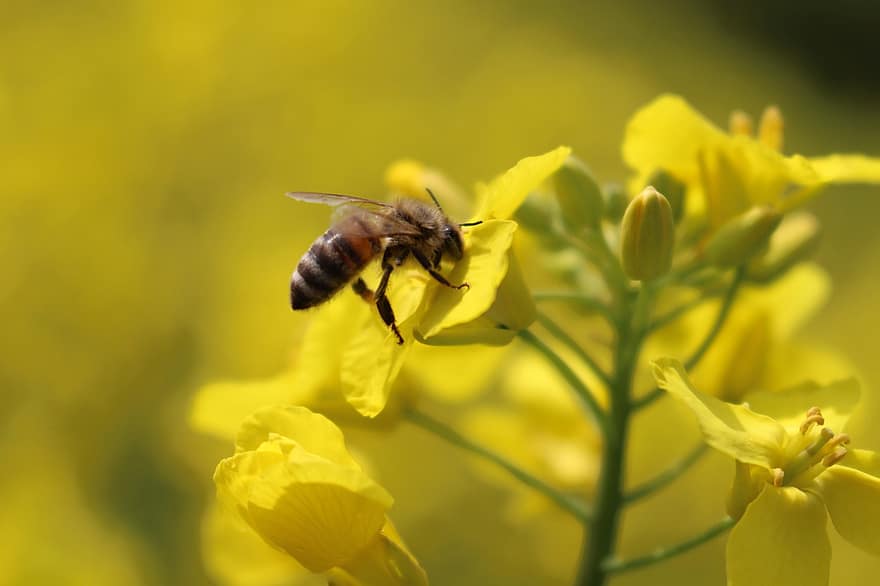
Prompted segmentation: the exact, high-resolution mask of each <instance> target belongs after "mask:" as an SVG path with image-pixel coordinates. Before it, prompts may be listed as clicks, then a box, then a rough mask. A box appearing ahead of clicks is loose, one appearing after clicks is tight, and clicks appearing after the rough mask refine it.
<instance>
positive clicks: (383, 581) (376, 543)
mask: <svg viewBox="0 0 880 586" xmlns="http://www.w3.org/2000/svg"><path fill="white" fill-rule="evenodd" d="M344 570H345V571H346V572H348V574H349V575H351V576H352V577H353V578H355V580H356V581H357V583H358V584H362V585H363V586H386V585H387V586H428V576H427V574H425V570H424V569H423V568H422V566H421V564H419V561H418V560H417V559H416V558H415V556H413V554H412V553H411V552H410V551H409V549H407V547H406V545H405V544H404V543H403V540H402V539H401V538H400V535H399V534H398V533H397V530H396V529H395V528H394V525H392V524H391V521H387V522H386V523H385V526H384V527H383V528H382V531H381V532H380V533H379V534H378V535H377V536H376V539H374V540H373V542H372V543H370V545H369V546H368V547H366V548H365V549H364V550H363V551H362V552H361V553H360V554H359V555H358V556H357V557H356V558H355V559H354V560H352V561H351V562H349V563H347V564H346V565H345V566H344Z"/></svg>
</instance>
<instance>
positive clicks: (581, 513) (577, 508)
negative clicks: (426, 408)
mask: <svg viewBox="0 0 880 586" xmlns="http://www.w3.org/2000/svg"><path fill="white" fill-rule="evenodd" d="M403 414H404V417H406V419H407V420H408V421H409V422H410V423H412V424H414V425H416V426H418V427H420V428H422V429H424V430H425V431H428V432H430V433H432V434H434V435H436V436H437V437H439V438H441V439H443V440H445V441H447V442H449V443H450V444H452V445H454V446H457V447H459V448H462V449H464V450H466V451H468V452H470V453H472V454H474V455H476V456H479V457H480V458H483V459H484V460H488V461H490V462H492V463H493V464H495V465H497V466H499V467H500V468H503V469H504V470H506V471H507V472H509V473H510V475H511V476H513V477H514V478H516V479H517V480H519V481H520V482H522V483H523V484H525V485H526V486H529V487H531V488H533V489H535V490H537V491H538V492H540V493H542V494H543V495H544V496H546V497H547V498H549V499H550V500H551V501H553V502H554V503H556V504H557V505H558V506H559V507H560V508H561V509H563V510H564V511H566V512H568V513H571V514H572V515H573V516H574V517H576V518H577V519H579V520H580V521H581V522H582V523H588V522H589V521H590V519H591V518H592V512H591V511H590V508H589V507H588V506H587V505H586V504H585V503H583V502H581V501H580V500H578V499H576V498H574V497H571V496H569V495H567V494H565V493H562V492H560V491H558V490H556V489H555V488H553V487H552V486H550V485H549V484H547V483H545V482H544V481H543V480H541V479H539V478H536V477H535V476H532V475H531V474H530V473H528V472H526V471H525V470H523V469H522V468H519V467H518V466H516V465H515V464H513V463H512V462H510V461H509V460H507V459H506V458H504V457H502V456H500V455H499V454H496V453H495V452H493V451H492V450H490V449H488V448H486V447H484V446H481V445H479V444H477V443H476V442H474V441H472V440H470V439H468V438H466V437H464V436H463V435H461V434H460V433H458V432H457V431H455V430H454V429H452V428H451V427H450V426H448V425H446V424H445V423H442V422H440V421H438V420H436V419H434V418H433V417H431V416H430V415H427V414H426V413H424V412H422V411H418V410H417V409H414V408H412V407H410V408H407V409H405V410H404V411H403Z"/></svg>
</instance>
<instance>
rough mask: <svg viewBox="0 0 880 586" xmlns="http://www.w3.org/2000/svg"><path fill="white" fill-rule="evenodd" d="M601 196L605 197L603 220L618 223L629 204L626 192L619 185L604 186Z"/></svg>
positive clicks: (608, 184)
mask: <svg viewBox="0 0 880 586" xmlns="http://www.w3.org/2000/svg"><path fill="white" fill-rule="evenodd" d="M602 194H603V195H604V196H605V219H606V220H608V221H609V222H614V223H615V224H616V223H618V222H619V221H620V220H621V218H623V212H625V211H626V206H627V204H628V203H629V201H628V199H627V197H626V191H625V190H624V189H623V185H621V184H620V183H607V184H605V187H604V189H603V190H602Z"/></svg>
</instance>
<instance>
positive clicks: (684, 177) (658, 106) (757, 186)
mask: <svg viewBox="0 0 880 586" xmlns="http://www.w3.org/2000/svg"><path fill="white" fill-rule="evenodd" d="M741 119H742V117H741V116H739V117H736V118H735V119H734V121H733V123H732V134H728V133H726V132H724V131H723V130H721V129H720V128H718V127H716V126H714V125H713V124H712V123H711V122H709V121H708V120H706V119H705V118H704V117H703V116H702V115H700V113H699V112H697V111H696V110H694V109H693V108H692V107H691V106H690V104H688V103H687V102H686V101H685V100H684V99H683V98H681V97H679V96H675V95H662V96H660V97H658V98H656V99H655V100H654V101H652V102H651V103H650V104H648V105H647V106H645V107H644V108H642V109H641V110H639V111H638V112H636V113H635V115H634V116H633V117H632V118H631V119H630V121H629V124H628V125H627V129H626V136H625V138H624V142H623V158H624V160H625V161H626V162H627V164H629V165H630V167H632V168H633V169H634V170H635V171H636V175H637V176H636V178H635V180H634V191H635V190H638V189H641V187H642V186H644V185H645V183H646V182H647V180H648V178H649V177H650V176H651V175H652V174H653V173H655V172H656V171H658V170H662V171H666V172H667V173H670V174H672V175H673V176H675V177H676V178H677V179H678V180H680V181H682V182H684V183H685V184H686V185H687V187H688V206H689V208H690V210H691V211H692V212H694V213H698V214H701V215H702V214H705V216H706V217H707V219H708V221H709V223H710V225H711V226H712V227H713V228H716V229H717V228H719V227H720V226H721V225H723V224H724V223H725V222H726V221H727V220H729V219H731V218H733V217H734V216H737V215H739V214H741V213H743V212H745V211H746V210H748V209H749V208H751V207H752V206H755V205H773V206H774V207H775V208H776V209H777V210H778V211H780V212H785V211H788V210H790V209H792V208H794V207H796V206H798V205H800V204H802V203H803V202H804V201H805V200H806V199H807V198H808V197H810V196H812V195H814V194H815V193H817V192H818V191H819V190H821V189H822V188H823V187H824V186H826V185H828V184H832V183H859V182H865V183H878V182H880V159H876V158H870V157H866V156H863V155H829V156H826V157H818V158H807V157H803V156H800V155H793V156H790V157H786V156H784V155H782V154H781V153H780V152H779V149H780V148H781V146H782V118H781V114H780V113H779V111H778V109H775V108H768V110H767V112H765V116H764V118H763V119H762V120H761V127H760V129H759V132H758V137H757V138H755V137H752V136H751V134H750V131H749V128H748V125H746V124H743V123H742V122H741Z"/></svg>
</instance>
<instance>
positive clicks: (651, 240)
mask: <svg viewBox="0 0 880 586" xmlns="http://www.w3.org/2000/svg"><path fill="white" fill-rule="evenodd" d="M673 229H674V228H673V222H672V208H671V207H670V205H669V201H668V200H667V199H666V198H665V197H664V196H663V194H662V193H660V192H658V191H657V190H656V189H654V188H653V187H651V186H648V187H646V188H645V189H644V190H643V191H642V192H641V193H640V194H638V195H637V196H636V197H635V199H633V200H632V201H631V202H630V204H629V206H628V207H627V208H626V213H624V214H623V223H622V224H621V227H620V240H621V246H620V258H621V260H622V262H623V270H624V272H625V273H626V274H627V275H628V276H629V278H631V279H634V280H636V281H650V280H651V279H656V278H657V277H660V276H663V275H665V274H666V273H667V272H668V271H669V267H670V266H672V248H673V245H674V244H675V235H674V233H673Z"/></svg>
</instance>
